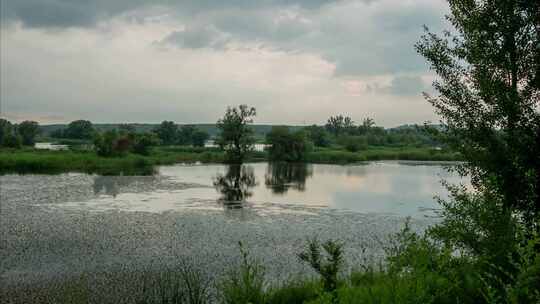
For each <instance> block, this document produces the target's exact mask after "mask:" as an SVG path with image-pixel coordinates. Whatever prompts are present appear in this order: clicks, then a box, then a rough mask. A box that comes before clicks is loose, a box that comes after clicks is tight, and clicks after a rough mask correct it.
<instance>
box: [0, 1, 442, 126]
mask: <svg viewBox="0 0 540 304" xmlns="http://www.w3.org/2000/svg"><path fill="white" fill-rule="evenodd" d="M0 3H1V5H2V7H1V9H0V11H1V23H0V24H1V29H0V35H1V38H0V39H1V46H0V52H1V53H0V59H1V65H0V66H1V68H0V72H1V75H0V76H1V78H0V79H1V80H0V85H1V88H0V89H1V96H0V97H1V109H0V110H1V114H2V116H3V117H6V118H8V119H10V120H15V121H17V120H24V119H33V120H37V121H39V122H40V123H57V122H68V121H71V120H75V119H81V118H84V119H89V120H92V121H94V122H150V123H151V122H160V121H162V120H174V121H176V122H178V123H196V122H215V121H216V120H217V119H218V118H219V116H220V115H221V114H222V113H223V111H224V109H225V107H226V106H227V105H237V104H243V103H245V104H249V105H252V106H255V107H256V108H257V110H258V116H257V119H256V122H258V123H275V124H280V123H287V124H311V123H322V122H324V121H325V120H326V118H327V117H328V116H330V115H334V114H339V113H346V114H348V115H350V116H351V117H352V118H353V119H354V120H355V121H361V120H362V118H364V117H366V116H369V117H373V118H375V120H376V122H377V123H378V124H379V125H383V126H388V127H390V126H396V125H399V124H404V123H421V122H424V121H426V120H431V121H436V120H437V118H436V116H435V115H434V114H433V110H432V108H431V106H430V105H429V104H428V103H427V102H426V101H425V100H424V99H423V98H422V96H421V92H422V91H428V92H429V91H430V85H431V82H432V80H433V77H434V75H433V74H432V73H431V72H430V71H429V69H428V67H427V66H426V64H425V63H424V60H423V59H422V58H421V57H420V56H419V55H417V54H416V53H415V51H414V49H413V45H414V43H415V42H416V41H417V40H418V38H419V36H420V35H421V33H422V25H423V24H425V25H427V26H429V27H430V29H432V30H434V31H439V30H441V29H442V28H443V27H444V24H443V16H444V14H445V13H446V10H447V7H446V5H445V3H444V1H443V0H333V1H331V0H328V1H326V0H229V1H223V0H193V1H183V0H153V1H151V0H3V1H1V2H0Z"/></svg>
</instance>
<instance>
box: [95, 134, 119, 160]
mask: <svg viewBox="0 0 540 304" xmlns="http://www.w3.org/2000/svg"><path fill="white" fill-rule="evenodd" d="M117 139H118V133H117V132H116V130H110V131H106V132H104V133H96V134H95V135H94V149H95V150H96V153H97V155H99V156H113V155H114V154H115V150H114V146H115V144H116V140H117Z"/></svg>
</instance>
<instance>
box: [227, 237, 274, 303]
mask: <svg viewBox="0 0 540 304" xmlns="http://www.w3.org/2000/svg"><path fill="white" fill-rule="evenodd" d="M239 245H240V253H241V255H242V256H241V258H242V261H241V264H240V265H239V267H238V269H233V270H232V271H231V272H229V273H228V275H227V276H226V278H225V279H224V280H223V281H222V282H221V284H220V285H219V292H220V296H221V300H222V303H224V304H248V303H265V298H266V296H265V292H264V287H265V286H264V285H265V283H264V268H263V266H262V265H261V264H260V263H259V262H257V261H256V260H254V259H252V258H250V257H249V252H248V251H247V250H246V249H245V248H244V246H243V244H242V242H239Z"/></svg>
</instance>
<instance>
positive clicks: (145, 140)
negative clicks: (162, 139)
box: [132, 133, 158, 155]
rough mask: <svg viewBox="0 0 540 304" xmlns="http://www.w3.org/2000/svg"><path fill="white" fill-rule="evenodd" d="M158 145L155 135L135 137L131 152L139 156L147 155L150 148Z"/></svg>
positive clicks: (148, 134)
mask: <svg viewBox="0 0 540 304" xmlns="http://www.w3.org/2000/svg"><path fill="white" fill-rule="evenodd" d="M157 144H158V139H157V138H156V137H155V135H153V134H150V133H147V134H140V135H137V136H135V140H134V143H133V147H132V151H133V153H136V154H140V155H149V154H150V149H151V147H152V146H155V145H157Z"/></svg>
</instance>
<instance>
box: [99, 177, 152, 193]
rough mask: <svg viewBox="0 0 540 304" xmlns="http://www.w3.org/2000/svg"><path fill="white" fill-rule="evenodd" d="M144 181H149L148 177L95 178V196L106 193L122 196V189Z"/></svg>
mask: <svg viewBox="0 0 540 304" xmlns="http://www.w3.org/2000/svg"><path fill="white" fill-rule="evenodd" d="M141 179H142V180H144V181H145V182H147V181H148V177H146V176H145V177H141V176H96V177H95V178H94V186H93V188H94V194H95V195H97V194H100V193H101V192H104V193H105V194H107V195H111V196H113V197H116V196H117V195H118V194H120V192H121V191H120V190H121V188H124V187H127V186H129V185H130V184H132V183H134V182H137V181H141Z"/></svg>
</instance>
